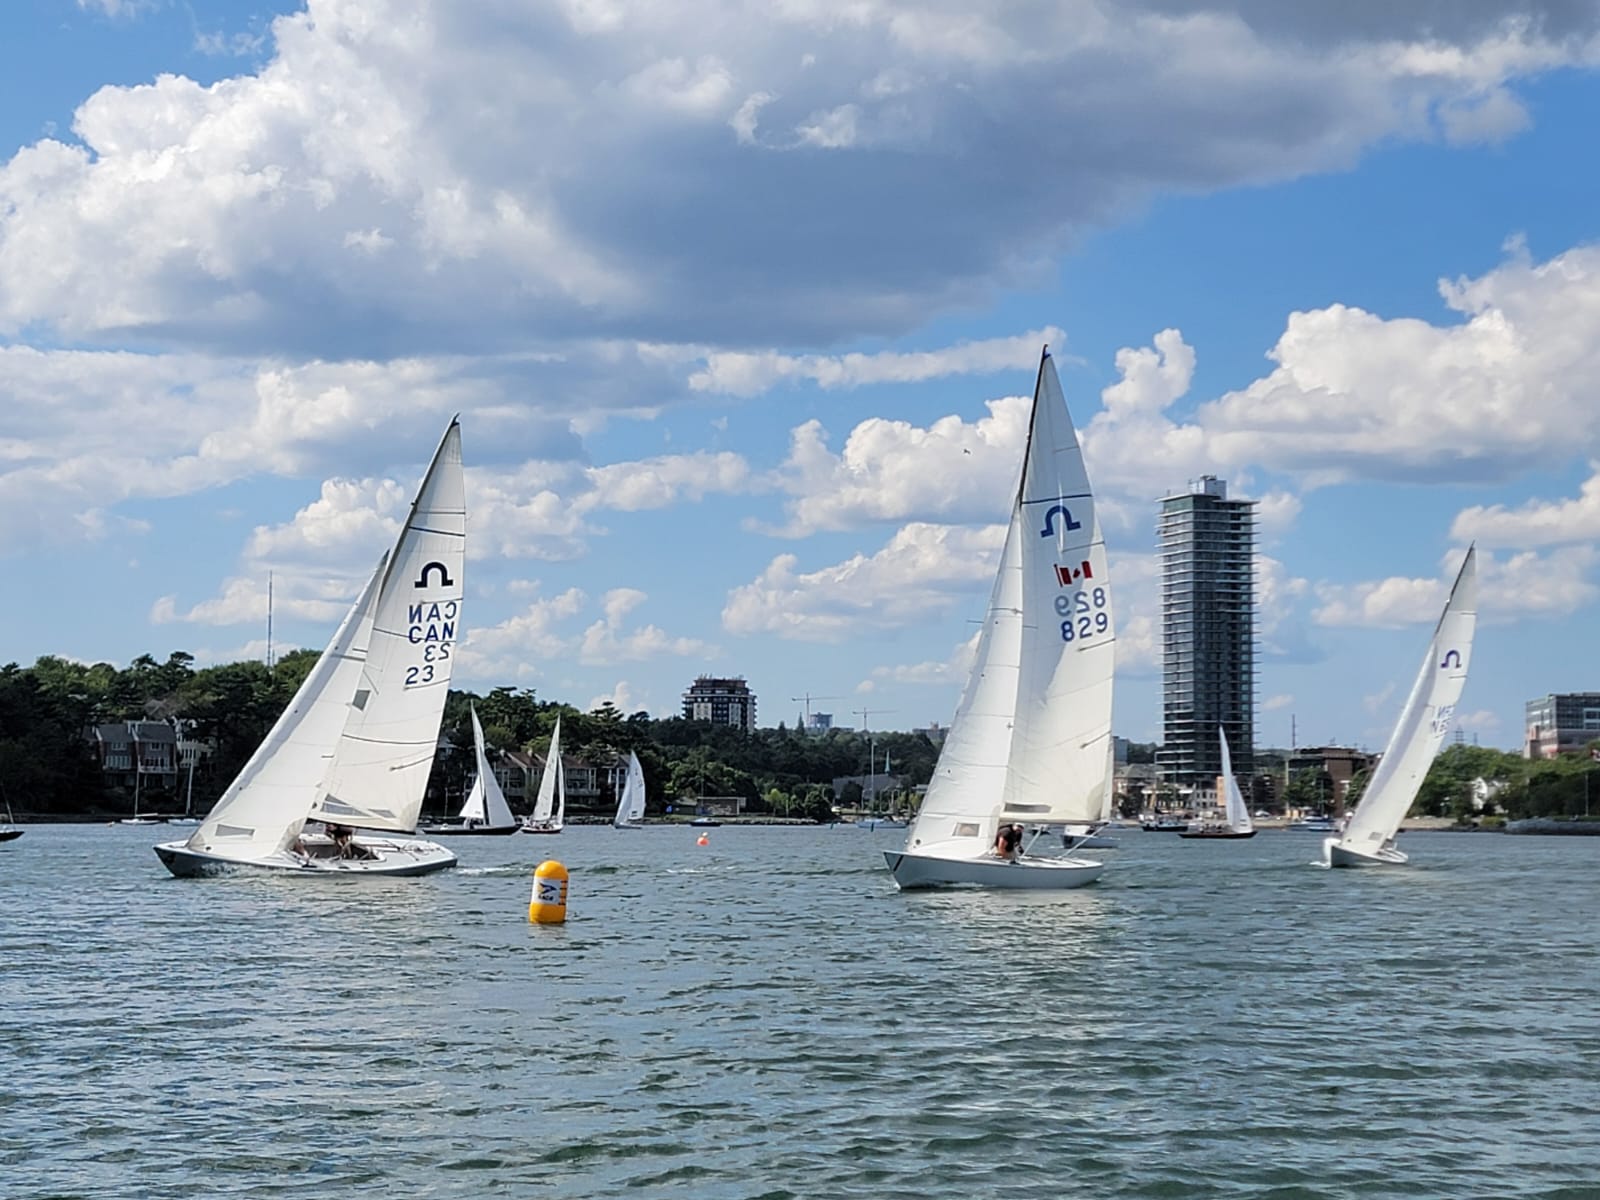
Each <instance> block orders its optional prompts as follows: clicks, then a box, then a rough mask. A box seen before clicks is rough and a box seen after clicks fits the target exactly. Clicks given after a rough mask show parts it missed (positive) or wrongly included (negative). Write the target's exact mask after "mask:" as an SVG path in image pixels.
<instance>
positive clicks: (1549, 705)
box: [1522, 692, 1600, 758]
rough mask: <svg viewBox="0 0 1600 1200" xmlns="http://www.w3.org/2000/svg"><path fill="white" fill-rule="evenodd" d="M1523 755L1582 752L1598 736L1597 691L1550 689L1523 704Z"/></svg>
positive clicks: (1599, 705)
mask: <svg viewBox="0 0 1600 1200" xmlns="http://www.w3.org/2000/svg"><path fill="white" fill-rule="evenodd" d="M1525 711H1526V714H1527V720H1526V727H1527V737H1526V739H1525V740H1524V743H1523V749H1522V752H1523V755H1524V756H1525V757H1527V758H1555V757H1556V756H1557V755H1561V754H1579V753H1582V752H1583V751H1584V750H1585V749H1586V748H1587V747H1588V745H1589V743H1590V742H1592V741H1595V740H1596V739H1600V692H1552V693H1551V694H1550V695H1548V696H1540V697H1539V698H1538V699H1537V700H1529V701H1528V703H1527V706H1526V709H1525Z"/></svg>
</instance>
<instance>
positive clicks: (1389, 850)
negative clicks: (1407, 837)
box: [1322, 838, 1411, 867]
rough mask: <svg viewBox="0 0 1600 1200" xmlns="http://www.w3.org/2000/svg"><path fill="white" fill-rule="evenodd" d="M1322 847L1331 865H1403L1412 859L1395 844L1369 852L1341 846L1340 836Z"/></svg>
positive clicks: (1327, 841) (1331, 839) (1325, 842)
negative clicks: (1397, 848)
mask: <svg viewBox="0 0 1600 1200" xmlns="http://www.w3.org/2000/svg"><path fill="white" fill-rule="evenodd" d="M1322 848H1323V852H1324V857H1325V858H1326V859H1327V863H1328V865H1329V866H1330V867H1403V866H1405V865H1406V863H1408V862H1410V861H1411V860H1410V858H1408V857H1407V855H1406V854H1405V852H1404V851H1401V850H1396V849H1395V848H1394V847H1393V846H1383V847H1380V848H1379V849H1377V850H1374V851H1372V852H1371V853H1370V854H1369V853H1366V852H1364V851H1360V850H1353V849H1351V848H1350V847H1349V846H1341V845H1340V844H1339V839H1338V838H1328V839H1326V840H1325V841H1324V842H1323V843H1322Z"/></svg>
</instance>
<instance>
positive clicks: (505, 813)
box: [460, 705, 517, 829]
mask: <svg viewBox="0 0 1600 1200" xmlns="http://www.w3.org/2000/svg"><path fill="white" fill-rule="evenodd" d="M472 747H473V752H474V755H475V757H476V759H477V768H478V777H477V778H476V779H474V780H473V781H472V789H471V790H470V791H469V792H468V793H467V799H466V802H465V803H464V804H462V806H461V814H460V815H461V819H462V820H463V821H475V822H477V823H478V824H480V825H488V826H490V827H491V828H494V829H504V828H506V827H507V826H510V825H515V824H516V823H517V820H516V818H515V817H513V816H512V815H511V806H510V805H509V804H507V803H506V795H505V792H503V791H501V789H500V781H499V780H497V779H496V778H495V777H494V769H493V768H492V767H490V766H489V756H488V754H487V753H485V751H484V748H483V726H482V725H481V724H480V723H479V721H478V709H477V706H476V705H474V706H473V708H472Z"/></svg>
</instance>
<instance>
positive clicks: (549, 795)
mask: <svg viewBox="0 0 1600 1200" xmlns="http://www.w3.org/2000/svg"><path fill="white" fill-rule="evenodd" d="M566 818H567V768H566V766H565V765H564V764H563V763H562V761H561V714H560V713H557V714H556V726H555V728H554V729H553V730H551V732H550V748H549V750H547V751H545V756H544V771H543V772H542V773H541V774H540V775H539V792H538V795H537V796H535V797H534V801H533V811H532V812H531V813H529V814H528V819H527V820H526V821H524V822H523V823H522V832H523V833H560V832H561V830H562V828H563V826H564V824H565V822H566Z"/></svg>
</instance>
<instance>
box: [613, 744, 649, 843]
mask: <svg viewBox="0 0 1600 1200" xmlns="http://www.w3.org/2000/svg"><path fill="white" fill-rule="evenodd" d="M643 820H644V768H643V767H641V766H640V765H639V756H638V755H637V754H635V753H633V752H632V751H631V750H630V751H629V752H628V777H627V782H625V783H624V784H623V785H622V795H621V796H620V797H618V799H617V815H616V816H615V817H614V818H613V819H612V822H611V823H612V824H613V825H637V824H639V823H640V822H641V821H643Z"/></svg>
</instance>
